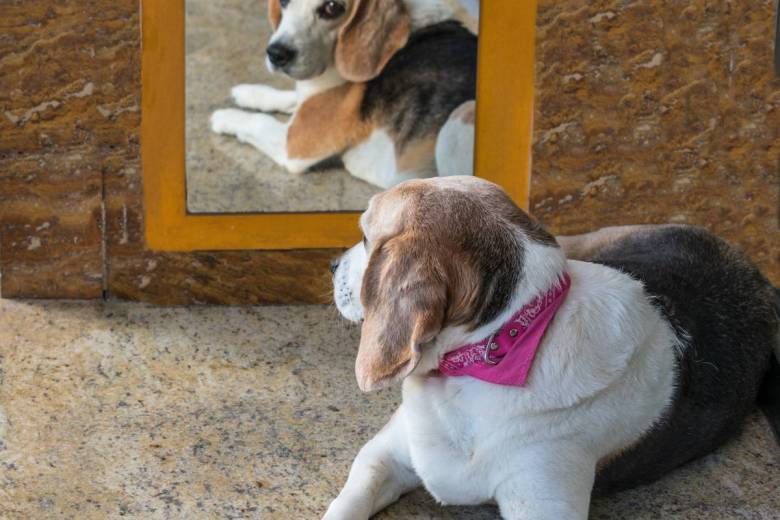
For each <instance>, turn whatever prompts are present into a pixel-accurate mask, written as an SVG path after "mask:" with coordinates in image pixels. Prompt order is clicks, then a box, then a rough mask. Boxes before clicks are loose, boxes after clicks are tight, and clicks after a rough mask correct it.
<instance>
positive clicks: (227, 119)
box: [211, 108, 251, 135]
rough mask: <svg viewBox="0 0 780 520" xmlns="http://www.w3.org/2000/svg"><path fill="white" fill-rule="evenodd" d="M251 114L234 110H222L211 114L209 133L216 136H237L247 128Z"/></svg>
mask: <svg viewBox="0 0 780 520" xmlns="http://www.w3.org/2000/svg"><path fill="white" fill-rule="evenodd" d="M250 115H251V114H248V113H247V112H244V111H243V110H238V109H236V108H224V109H222V110H217V111H215V112H214V113H213V114H211V131H212V132H214V133H216V134H223V135H237V134H238V133H239V132H240V131H241V130H242V129H243V128H245V127H246V126H247V123H248V122H249V117H250Z"/></svg>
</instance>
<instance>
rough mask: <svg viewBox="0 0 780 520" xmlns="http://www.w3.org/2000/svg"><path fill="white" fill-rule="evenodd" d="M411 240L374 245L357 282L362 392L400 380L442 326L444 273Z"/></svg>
mask: <svg viewBox="0 0 780 520" xmlns="http://www.w3.org/2000/svg"><path fill="white" fill-rule="evenodd" d="M415 242H417V241H416V240H415V239H414V237H413V236H409V235H407V236H401V237H397V238H394V239H391V240H390V241H388V242H386V243H384V244H383V245H381V246H377V247H375V249H374V251H373V252H372V254H371V258H370V259H369V263H368V267H367V268H366V273H365V277H364V280H363V289H362V297H361V299H362V301H363V305H364V316H365V320H364V322H363V329H362V333H361V337H360V348H359V350H358V356H357V362H356V365H355V374H356V375H357V380H358V385H359V386H360V389H361V390H363V391H364V392H369V391H371V390H376V389H379V388H383V387H386V386H388V385H390V384H392V383H393V382H394V381H397V380H399V379H403V378H404V377H406V376H407V375H409V373H410V372H412V370H414V369H415V367H416V366H417V364H418V363H419V361H420V356H421V352H420V347H421V346H422V345H423V344H425V343H427V342H429V341H431V340H433V339H434V338H435V337H436V335H437V334H438V333H439V331H440V330H441V328H442V326H443V322H444V316H445V312H446V305H447V289H446V281H445V279H444V276H445V275H444V273H443V272H442V270H441V269H440V267H441V266H438V265H437V263H436V260H435V259H434V258H433V257H431V256H430V255H428V254H425V252H424V251H423V249H424V248H423V247H416V246H417V245H420V244H415Z"/></svg>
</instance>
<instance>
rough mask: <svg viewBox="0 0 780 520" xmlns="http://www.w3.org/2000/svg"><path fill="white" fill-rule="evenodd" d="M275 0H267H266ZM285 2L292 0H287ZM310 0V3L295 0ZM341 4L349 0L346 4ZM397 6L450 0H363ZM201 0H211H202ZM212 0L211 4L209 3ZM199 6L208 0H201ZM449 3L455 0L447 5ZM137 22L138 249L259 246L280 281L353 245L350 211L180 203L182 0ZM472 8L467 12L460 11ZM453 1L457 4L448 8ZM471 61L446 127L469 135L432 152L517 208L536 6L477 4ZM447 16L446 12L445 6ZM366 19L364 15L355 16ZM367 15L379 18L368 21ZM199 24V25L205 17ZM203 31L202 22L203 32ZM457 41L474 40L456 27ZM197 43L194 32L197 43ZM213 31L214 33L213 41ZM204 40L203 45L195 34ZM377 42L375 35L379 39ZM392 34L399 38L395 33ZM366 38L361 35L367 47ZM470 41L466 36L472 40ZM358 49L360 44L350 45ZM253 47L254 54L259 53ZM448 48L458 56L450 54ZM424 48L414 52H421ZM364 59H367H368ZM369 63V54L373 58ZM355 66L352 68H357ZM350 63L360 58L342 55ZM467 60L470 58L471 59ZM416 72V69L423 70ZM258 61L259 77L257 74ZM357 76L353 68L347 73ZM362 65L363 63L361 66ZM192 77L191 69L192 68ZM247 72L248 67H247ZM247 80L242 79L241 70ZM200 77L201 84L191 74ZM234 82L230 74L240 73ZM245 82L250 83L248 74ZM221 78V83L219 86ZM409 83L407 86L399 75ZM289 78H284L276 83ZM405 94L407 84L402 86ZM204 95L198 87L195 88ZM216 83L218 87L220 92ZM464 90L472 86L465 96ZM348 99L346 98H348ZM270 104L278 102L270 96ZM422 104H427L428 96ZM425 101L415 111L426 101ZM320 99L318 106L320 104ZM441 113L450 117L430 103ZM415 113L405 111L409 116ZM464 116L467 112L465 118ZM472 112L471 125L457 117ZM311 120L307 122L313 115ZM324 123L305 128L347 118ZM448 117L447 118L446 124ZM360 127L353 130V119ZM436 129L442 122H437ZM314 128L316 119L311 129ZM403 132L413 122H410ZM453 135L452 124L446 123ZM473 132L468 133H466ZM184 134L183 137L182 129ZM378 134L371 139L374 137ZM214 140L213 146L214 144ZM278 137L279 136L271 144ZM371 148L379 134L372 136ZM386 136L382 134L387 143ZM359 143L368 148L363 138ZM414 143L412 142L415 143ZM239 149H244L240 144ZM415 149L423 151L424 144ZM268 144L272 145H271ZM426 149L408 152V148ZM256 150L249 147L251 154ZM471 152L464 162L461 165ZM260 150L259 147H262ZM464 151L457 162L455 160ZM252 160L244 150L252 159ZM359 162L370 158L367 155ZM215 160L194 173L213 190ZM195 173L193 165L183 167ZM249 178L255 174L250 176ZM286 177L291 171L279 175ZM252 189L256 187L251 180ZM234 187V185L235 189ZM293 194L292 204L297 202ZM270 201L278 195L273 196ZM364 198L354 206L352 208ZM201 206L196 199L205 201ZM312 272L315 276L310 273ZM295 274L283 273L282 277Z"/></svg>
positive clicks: (183, 187) (156, 5)
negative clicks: (469, 101) (469, 171)
mask: <svg viewBox="0 0 780 520" xmlns="http://www.w3.org/2000/svg"><path fill="white" fill-rule="evenodd" d="M254 1H256V2H258V3H257V4H256V5H257V6H258V7H257V9H258V10H257V11H255V12H257V13H259V14H258V16H262V11H263V9H264V7H265V6H267V4H265V1H264V0H254ZM277 1H278V0H277ZM290 1H291V2H295V1H296V0H290ZM306 1H309V0H306ZM350 1H351V0H350ZM397 1H404V2H406V3H408V4H409V5H412V4H415V5H417V6H418V7H435V6H436V5H441V4H440V2H449V0H382V1H381V2H374V3H369V4H368V5H374V6H376V5H387V3H390V4H392V3H395V2H397ZM226 2H227V0H220V2H219V3H218V5H221V6H223V7H224V9H222V10H217V11H216V12H214V11H212V13H213V14H212V16H213V18H212V19H211V20H207V21H208V22H209V23H210V24H211V25H212V26H215V27H220V28H222V27H229V25H228V24H226V23H225V22H224V18H225V17H226V16H228V15H227V11H228V9H227V8H226V7H225V6H228V5H229V4H228V3H226ZM463 2H464V4H466V5H467V8H466V11H460V12H461V13H469V12H470V13H473V14H472V16H473V19H476V16H475V15H476V9H475V8H476V7H477V6H476V1H475V0H463ZM210 3H211V2H210ZM215 3H216V0H215ZM204 5H207V4H204ZM449 5H456V4H449ZM141 6H142V9H141V15H142V21H141V27H142V31H143V34H142V38H143V47H142V48H143V52H142V63H141V87H142V93H141V112H142V117H141V163H142V170H143V194H144V240H145V243H146V247H148V248H149V249H151V250H154V251H169V252H187V251H249V250H252V251H267V252H268V254H267V255H265V257H266V258H268V259H269V262H270V263H272V264H273V266H274V269H278V270H281V271H282V272H283V273H284V274H283V276H289V277H293V278H294V277H295V274H297V273H299V272H300V271H301V270H302V269H303V270H306V269H321V265H324V263H327V262H325V261H324V260H323V259H327V258H329V257H330V256H332V255H333V254H335V252H336V250H340V249H343V248H347V247H351V246H352V245H354V244H355V242H357V241H359V240H360V229H359V227H358V218H359V216H360V212H359V210H357V211H356V210H351V211H350V210H334V211H326V210H318V209H317V210H310V211H304V210H301V211H299V212H294V211H293V209H294V208H291V209H290V210H289V211H290V212H270V211H269V210H264V209H263V208H257V209H254V210H252V211H249V212H243V213H239V212H236V213H234V212H228V211H239V210H240V209H243V210H248V209H249V208H250V207H251V206H250V205H244V206H243V208H237V207H236V206H235V205H233V207H230V206H231V204H223V205H222V206H221V207H219V206H216V205H213V206H212V208H211V211H214V213H198V212H197V211H193V210H192V209H191V208H190V207H188V201H187V199H188V186H187V185H188V183H189V184H194V185H195V187H194V188H193V187H192V186H190V188H192V190H191V191H192V193H196V191H195V190H197V189H198V188H197V182H195V180H194V179H193V178H189V176H188V172H187V164H186V163H187V162H188V156H189V157H190V158H193V157H194V159H192V160H190V162H191V163H195V167H202V164H201V165H200V166H199V165H198V164H197V163H198V162H199V161H198V157H199V156H198V155H193V154H192V153H189V152H188V149H187V131H186V125H185V122H186V121H187V105H188V103H190V104H192V105H193V106H194V105H195V100H194V99H190V100H189V101H187V96H186V90H187V81H186V75H187V74H186V71H185V64H186V62H187V52H186V51H187V48H186V45H185V40H186V38H185V34H186V32H187V29H186V24H185V19H186V0H141ZM469 7H470V8H471V11H469V9H468V8H469ZM456 8H457V5H456ZM478 15H479V33H480V34H479V49H478V54H479V59H478V69H479V70H478V73H477V85H476V87H477V89H476V90H477V96H476V97H477V98H478V99H479V103H478V104H477V106H476V114H473V113H471V112H469V111H465V112H462V113H459V115H458V117H455V118H453V124H459V123H463V126H465V127H466V128H468V127H469V126H470V127H471V132H472V134H471V137H468V138H464V139H461V140H460V141H458V140H457V139H455V140H451V139H450V140H446V141H444V142H447V143H449V148H447V149H445V150H444V152H445V153H443V154H441V157H443V158H445V159H450V161H449V163H448V164H447V166H449V171H453V170H455V173H465V172H462V171H458V170H460V169H461V168H464V167H465V168H470V167H473V172H474V174H475V175H478V176H480V177H483V178H485V179H488V180H490V181H493V182H495V183H496V184H499V185H500V186H502V187H503V188H504V190H506V192H507V193H508V194H509V196H510V197H511V198H512V199H513V200H514V201H515V202H516V203H517V204H518V205H519V206H521V207H524V208H527V207H528V195H529V190H530V174H531V140H532V129H533V109H534V64H535V38H536V1H535V0H524V1H523V2H518V1H517V0H491V1H490V2H484V3H482V4H480V5H479V13H478ZM448 16H450V15H449V13H448ZM364 19H366V18H364ZM367 19H368V20H376V19H381V18H376V17H374V18H371V17H368V18H367ZM204 23H205V22H204ZM204 30H205V29H204ZM465 34H466V36H467V38H470V39H472V40H473V39H474V37H473V36H470V35H469V33H468V32H467V31H466V33H465ZM192 38H193V39H192V44H191V49H192V50H193V54H192V57H193V60H194V58H195V53H197V49H198V48H199V47H200V48H202V47H201V46H203V45H206V44H208V43H209V39H210V38H211V37H210V36H208V33H206V36H202V35H201V36H193V37H192ZM198 38H200V39H201V41H200V42H198ZM214 38H216V36H215V37H214ZM204 39H205V41H204ZM382 41H385V40H382ZM398 41H400V39H399V40H398ZM256 42H258V43H257V46H258V47H257V48H259V49H260V51H263V49H264V48H263V46H262V40H261V39H260V38H258V39H257V40H256ZM369 43H370V42H369ZM472 46H473V47H475V46H476V43H473V44H472ZM358 47H359V48H360V49H362V50H365V49H367V48H368V45H363V46H358ZM260 51H259V52H260ZM244 52H245V51H243V50H242V49H239V50H237V51H235V52H233V53H231V54H229V55H228V56H227V57H226V58H224V59H225V60H228V59H229V58H230V57H231V56H233V55H234V54H242V55H243V54H244ZM451 54H453V55H459V53H451ZM364 55H366V53H365V52H362V53H358V52H353V53H352V54H351V56H353V57H354V56H364ZM433 55H435V53H433V52H431V53H423V56H424V57H428V58H430V57H431V56H433ZM372 56H375V57H376V56H377V55H376V54H372ZM377 61H379V60H377ZM366 63H372V62H371V61H366V62H364V63H362V65H364V67H367V65H366ZM449 63H450V62H449V61H448V60H443V59H439V60H437V59H429V60H428V63H425V67H424V68H423V69H422V70H430V69H432V68H436V67H437V66H444V67H446V66H448V64H449ZM213 65H214V70H210V69H209V68H208V67H206V68H202V69H201V70H202V72H201V74H202V75H207V76H208V77H209V78H210V79H212V80H214V81H216V80H217V76H218V75H219V74H223V72H221V71H222V70H223V69H220V68H219V67H218V66H217V65H219V62H217V63H215V64H213ZM352 65H353V66H358V65H361V63H359V62H355V61H353V63H352ZM471 66H472V67H473V66H474V63H473V62H472V63H471ZM426 67H427V68H426ZM263 70H264V69H262V68H260V69H259V71H258V74H261V73H263V72H262V71H263ZM463 70H464V72H463V73H462V74H450V75H449V76H447V79H446V80H441V84H444V85H446V86H452V84H453V81H452V80H450V78H455V79H457V78H461V79H462V78H464V77H465V78H468V77H472V74H471V71H472V69H471V68H469V69H466V68H464V69H463ZM353 72H360V70H357V71H355V70H353ZM363 72H365V70H364V71H363ZM192 74H193V73H191V75H192ZM247 74H249V72H247ZM249 77H250V78H252V77H253V76H249ZM202 81H206V80H205V79H202ZM239 81H241V80H239ZM252 81H259V80H257V79H253V80H252ZM273 81H279V82H281V83H278V84H277V85H284V84H285V83H284V81H286V80H285V79H284V78H283V77H279V78H277V77H274V78H273ZM227 83H232V81H231V82H226V84H227ZM407 83H408V82H407ZM287 84H289V83H287ZM401 84H402V85H403V86H404V89H402V90H404V91H406V87H405V85H406V83H405V82H403V81H402V82H401ZM203 85H204V86H205V87H204V90H207V89H208V87H209V84H208V83H203ZM229 87H230V85H227V87H226V88H229ZM214 92H215V98H218V99H216V100H213V99H211V98H208V99H206V100H204V101H203V103H210V104H211V103H213V109H216V110H219V109H224V108H226V107H225V105H223V103H226V102H229V101H230V100H229V93H228V92H225V91H223V90H221V89H217V88H214ZM472 94H473V92H472ZM350 99H351V98H350ZM277 101H278V99H277ZM418 101H419V102H420V103H421V104H423V105H426V101H428V98H426V97H425V96H419V98H418ZM427 105H430V103H427ZM427 105H426V106H427ZM326 106H327V104H326ZM201 112H202V117H201V119H200V120H197V119H196V118H195V117H194V115H193V117H192V118H191V119H190V126H191V127H192V128H193V132H195V131H203V132H204V133H203V134H201V135H202V136H203V137H204V139H208V140H212V139H216V141H215V142H216V143H217V144H219V143H222V146H232V144H236V143H235V142H233V143H232V144H230V143H231V141H230V139H233V140H234V141H235V136H222V135H211V134H209V133H208V132H207V130H208V117H209V114H208V109H201ZM254 112H255V113H256V114H258V115H262V116H263V117H264V118H265V123H266V124H269V122H271V123H270V124H272V125H277V126H281V127H284V124H283V123H280V122H279V121H278V119H277V117H279V116H278V115H275V116H271V115H266V114H261V113H260V112H259V111H254ZM439 113H440V114H441V113H444V114H445V115H446V116H449V115H451V114H449V113H447V111H446V110H441V111H439ZM409 114H410V112H409V111H405V110H395V111H393V110H385V115H387V116H388V117H390V116H397V117H399V118H400V119H399V120H402V121H403V120H404V118H403V117H401V116H407V115H409ZM412 115H414V113H412ZM474 116H475V117H474ZM472 118H474V119H475V122H474V123H467V122H466V120H470V119H472ZM410 120H411V121H419V120H420V118H415V117H412V118H411V119H410ZM316 121H317V119H316V118H315V122H316ZM320 122H322V123H323V125H324V126H325V128H327V129H328V130H327V131H326V130H321V131H318V132H315V133H314V134H313V135H314V136H315V137H316V138H317V139H313V140H312V142H315V143H316V142H318V140H328V139H332V138H333V135H332V134H333V132H332V131H330V129H332V128H339V127H340V128H353V127H354V126H351V125H340V126H339V125H333V121H332V120H331V119H328V118H320ZM448 122H449V120H448ZM358 126H359V125H358ZM443 126H445V129H446V124H445V125H443ZM314 127H316V125H314ZM412 128H413V129H414V127H412ZM456 130H457V128H456ZM475 130H476V132H475ZM257 134H258V135H266V134H267V132H258V133H257ZM453 135H454V136H456V137H457V136H459V135H460V136H463V135H466V133H460V132H458V131H455V132H453ZM191 136H192V137H193V138H195V136H194V134H191ZM380 137H381V136H380ZM222 139H225V140H224V141H220V140H222ZM280 141H283V139H280ZM379 141H380V143H379V144H382V142H381V139H379ZM435 141H436V140H435V139H430V140H428V141H425V140H423V145H424V146H420V147H417V148H415V147H411V148H408V149H406V151H407V155H409V157H407V159H409V160H410V162H412V163H414V161H412V159H415V158H417V159H420V158H421V157H422V158H426V157H428V158H429V157H430V155H431V152H430V148H432V147H433V146H434V145H435V144H437V143H436V142H435ZM386 143H387V141H385V145H386ZM369 144H370V143H369ZM418 144H419V143H418ZM242 146H243V148H245V149H246V152H249V151H251V150H252V148H251V147H248V146H246V145H242ZM425 146H428V147H429V149H428V150H427V151H426V149H425ZM278 149H279V148H273V149H272V150H271V151H273V150H278ZM388 149H389V153H386V154H385V155H384V156H381V157H384V158H388V157H389V158H390V159H392V160H395V150H394V148H393V144H392V142H391V144H390V146H389V147H388V146H386V150H388ZM202 150H205V151H204V152H203V154H205V155H208V154H210V153H217V151H215V149H214V148H211V149H210V148H207V147H204V148H202ZM410 150H411V151H415V152H421V151H422V152H426V153H417V154H415V153H411V154H410V153H408V152H409V151H410ZM257 153H259V152H257ZM472 154H473V160H472V157H471V156H472ZM205 155H201V156H200V162H201V163H204V164H205V159H203V157H205ZM266 155H268V154H266ZM465 156H467V157H468V159H465V158H464V157H465ZM253 157H254V156H253ZM369 157H371V155H370V154H369ZM225 161H226V159H225V156H224V155H222V156H217V159H214V160H212V162H211V164H212V165H216V167H218V168H217V169H214V168H212V170H211V171H209V170H208V168H205V169H204V171H205V174H204V176H206V175H210V176H211V178H210V181H211V182H215V183H216V182H217V181H219V182H218V184H217V185H218V186H224V185H227V183H225V182H224V179H222V178H221V177H220V176H223V177H224V176H225V175H226V172H229V171H230V169H229V168H227V167H226V166H225V165H224V162H225ZM366 164H367V165H368V167H367V168H364V169H363V171H368V172H377V171H381V170H377V169H376V168H375V166H376V164H380V165H381V164H383V162H382V161H381V160H380V161H375V160H369V161H366ZM193 171H195V170H193ZM259 173H260V174H262V173H263V172H262V171H260V172H259ZM290 175H291V176H293V177H294V175H293V174H290ZM296 175H299V176H300V177H304V178H305V177H306V176H307V175H309V176H313V175H316V173H304V174H296ZM258 184H259V182H258ZM242 189H243V188H236V189H235V191H237V192H240V191H241V190H242ZM309 193H310V197H309V198H310V199H311V201H308V200H307V202H309V204H310V207H311V206H321V205H322V204H321V200H322V198H323V197H319V196H318V195H317V193H316V192H309ZM298 200H300V199H298ZM277 202H278V201H277ZM362 205H365V204H361V206H362ZM204 206H205V204H204ZM276 207H277V208H285V209H287V208H290V205H289V204H288V205H287V206H283V205H281V204H277V206H276ZM285 250H286V251H290V250H295V252H294V254H291V255H286V256H284V262H285V264H284V265H277V264H276V263H275V262H276V260H278V257H277V256H275V255H276V252H277V251H285ZM291 259H294V262H295V263H297V267H296V269H294V270H290V271H286V269H287V268H288V267H289V266H288V265H287V263H289V262H290V261H291ZM318 272H319V271H318ZM293 273H294V274H293Z"/></svg>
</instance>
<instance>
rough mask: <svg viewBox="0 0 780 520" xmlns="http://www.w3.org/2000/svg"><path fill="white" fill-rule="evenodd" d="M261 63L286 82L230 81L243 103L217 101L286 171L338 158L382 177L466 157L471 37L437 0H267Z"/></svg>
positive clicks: (363, 173) (470, 141) (217, 117)
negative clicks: (280, 85) (289, 82)
mask: <svg viewBox="0 0 780 520" xmlns="http://www.w3.org/2000/svg"><path fill="white" fill-rule="evenodd" d="M268 7H269V18H270V21H271V24H272V25H273V27H274V34H273V36H272V37H271V41H270V43H269V45H268V48H267V65H268V67H269V69H271V70H272V71H278V72H281V73H284V74H286V75H287V76H289V77H291V78H293V79H295V80H296V88H295V90H291V91H283V90H277V89H274V88H272V87H269V86H266V85H238V86H236V87H235V88H234V89H233V91H232V94H233V99H234V100H235V102H236V104H237V105H239V106H240V107H243V108H246V109H252V110H258V111H261V112H281V113H285V114H291V115H292V117H291V118H290V120H289V122H280V121H279V120H278V119H277V118H275V117H274V116H272V115H270V114H263V113H256V112H250V111H245V110H239V109H223V110H218V111H216V112H214V114H213V115H212V117H211V127H212V130H213V131H214V132H217V133H220V134H227V135H234V136H236V137H237V138H238V139H239V140H241V141H243V142H245V143H249V144H251V145H252V146H254V147H255V148H257V149H258V150H260V151H261V152H263V153H265V154H266V155H268V156H269V157H270V158H271V159H273V160H274V161H275V162H276V163H278V164H279V165H281V166H283V167H284V168H286V169H287V170H289V171H290V172H293V173H300V172H303V171H305V170H307V169H309V168H311V167H312V166H315V165H317V164H319V163H321V162H323V161H326V160H328V159H332V158H334V157H340V158H341V160H342V162H343V163H344V166H345V168H346V169H347V171H349V173H350V174H352V175H353V176H355V177H357V178H359V179H363V180H364V181H366V182H369V183H371V184H373V185H376V186H378V187H381V188H389V187H391V186H395V185H396V184H398V183H399V182H401V181H404V180H407V179H413V178H422V177H431V176H435V175H439V174H440V175H455V174H458V175H470V174H471V173H472V168H473V147H474V110H475V104H474V99H475V97H476V92H475V91H476V67H477V61H476V60H477V38H476V36H474V35H473V34H472V33H470V32H469V31H468V30H467V29H466V28H464V27H463V26H462V25H461V24H460V23H459V22H457V21H455V19H454V13H453V11H452V10H451V9H450V8H449V6H448V4H447V3H446V2H445V0H269V4H268Z"/></svg>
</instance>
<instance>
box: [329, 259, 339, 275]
mask: <svg viewBox="0 0 780 520" xmlns="http://www.w3.org/2000/svg"><path fill="white" fill-rule="evenodd" d="M340 263H341V258H334V259H333V260H331V261H330V272H331V273H333V274H336V270H337V269H338V268H339V264H340Z"/></svg>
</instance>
